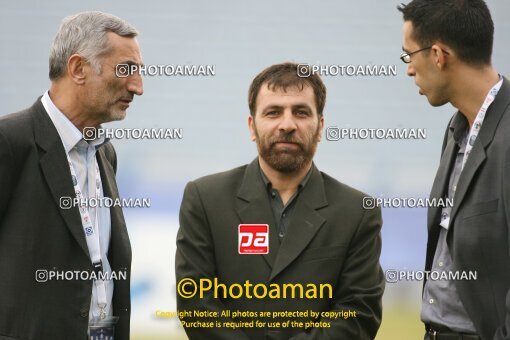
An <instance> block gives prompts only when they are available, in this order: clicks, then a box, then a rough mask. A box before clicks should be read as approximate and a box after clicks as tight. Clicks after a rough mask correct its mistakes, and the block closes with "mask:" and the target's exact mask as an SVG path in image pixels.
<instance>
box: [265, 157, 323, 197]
mask: <svg viewBox="0 0 510 340" xmlns="http://www.w3.org/2000/svg"><path fill="white" fill-rule="evenodd" d="M257 165H258V167H259V171H260V175H261V176H262V181H264V185H265V186H266V189H267V191H268V192H271V190H272V188H273V184H272V183H271V181H270V180H269V178H267V176H266V174H264V171H262V168H261V167H260V164H259V162H257ZM312 170H313V164H312V166H311V167H310V170H308V173H307V174H306V176H305V177H304V178H303V180H302V181H301V183H299V185H298V192H300V191H301V190H302V189H303V188H304V187H305V185H306V183H308V180H309V179H310V177H311V176H312Z"/></svg>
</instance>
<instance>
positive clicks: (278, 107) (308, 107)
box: [264, 103, 312, 111]
mask: <svg viewBox="0 0 510 340" xmlns="http://www.w3.org/2000/svg"><path fill="white" fill-rule="evenodd" d="M291 108H292V109H307V110H310V111H312V107H311V106H310V105H308V104H304V103H298V104H294V105H291ZM274 109H283V106H282V105H277V104H273V105H269V106H267V107H265V108H264V111H267V110H274Z"/></svg>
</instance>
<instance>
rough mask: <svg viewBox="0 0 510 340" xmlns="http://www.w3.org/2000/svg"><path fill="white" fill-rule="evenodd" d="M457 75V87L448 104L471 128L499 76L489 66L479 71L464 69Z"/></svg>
mask: <svg viewBox="0 0 510 340" xmlns="http://www.w3.org/2000/svg"><path fill="white" fill-rule="evenodd" d="M457 74H458V77H457V80H456V84H457V86H456V88H455V89H454V96H453V99H452V100H451V101H450V102H451V104H452V105H453V106H454V107H455V108H457V109H458V110H459V111H460V112H461V113H462V114H463V115H464V116H465V117H466V119H467V120H468V122H469V126H470V127H471V126H472V125H473V122H474V120H475V118H476V115H477V114H478V111H479V110H480V108H481V107H482V104H483V102H484V101H485V98H486V97H487V94H488V93H489V91H490V89H491V88H492V87H493V86H494V85H496V84H497V82H498V81H499V75H498V73H497V72H496V70H494V68H492V66H490V65H489V66H486V67H483V68H481V69H474V68H472V67H464V68H463V69H462V70H460V71H459V72H458V73H457Z"/></svg>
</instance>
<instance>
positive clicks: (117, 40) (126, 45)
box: [107, 32, 141, 62]
mask: <svg viewBox="0 0 510 340" xmlns="http://www.w3.org/2000/svg"><path fill="white" fill-rule="evenodd" d="M107 37H108V44H109V46H110V49H111V50H110V53H109V54H110V55H111V56H115V57H118V58H121V59H122V58H129V59H133V58H134V59H138V60H137V61H140V62H141V55H140V47H139V45H138V41H137V39H136V37H123V36H120V35H118V34H116V33H113V32H108V33H107Z"/></svg>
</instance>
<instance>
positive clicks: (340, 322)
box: [175, 159, 384, 340]
mask: <svg viewBox="0 0 510 340" xmlns="http://www.w3.org/2000/svg"><path fill="white" fill-rule="evenodd" d="M312 171H313V172H312V174H311V177H310V178H309V180H308V183H307V184H306V186H305V187H304V188H303V190H302V191H301V192H300V194H299V196H298V200H297V202H296V206H295V207H294V209H295V210H294V213H293V214H294V216H293V219H292V221H291V223H290V226H289V229H288V233H287V235H286V236H285V239H284V240H283V241H282V243H281V244H279V241H278V235H277V230H276V229H277V227H276V223H275V221H274V217H273V212H272V210H271V206H270V202H269V199H268V194H267V190H266V188H265V186H264V183H263V180H262V178H261V174H260V171H259V165H258V160H257V159H256V160H255V161H253V162H252V163H251V164H250V165H248V166H242V167H239V168H236V169H233V170H231V171H228V172H224V173H220V174H216V175H211V176H207V177H204V178H201V179H198V180H196V181H193V182H190V183H188V185H187V186H186V189H185V192H184V198H183V201H182V204H181V210H180V229H179V232H178V235H177V253H176V260H175V261H176V278H177V281H178V282H179V281H180V280H181V279H183V278H193V279H195V280H199V279H200V278H210V279H213V278H218V281H219V282H220V283H224V284H229V285H230V284H233V283H240V284H244V283H245V281H246V280H249V281H250V283H252V284H253V285H255V284H258V283H265V284H272V283H276V284H280V285H282V284H284V283H301V284H303V285H304V286H305V285H306V284H308V283H313V284H317V285H318V284H321V283H329V284H331V285H332V287H333V298H332V299H328V298H323V299H298V298H295V299H292V298H287V299H263V300H258V299H215V298H213V296H212V294H206V295H205V296H204V298H203V299H199V298H192V299H184V298H181V297H180V296H179V295H177V308H178V310H210V311H221V310H231V311H236V310H241V311H243V310H247V311H258V312H260V311H271V312H272V311H304V310H314V311H330V310H331V311H341V310H344V311H347V310H352V311H356V313H357V314H356V318H349V319H347V320H345V319H336V320H328V319H326V318H320V320H323V321H328V322H331V328H312V329H308V330H307V331H306V332H304V330H302V329H296V328H294V329H289V328H285V329H284V328H279V329H274V328H272V329H271V328H251V329H250V328H248V329H241V330H227V329H225V328H222V329H194V328H187V329H186V332H187V334H188V336H189V337H190V339H193V340H194V339H232V340H242V339H289V338H292V339H371V338H373V337H375V334H376V333H377V330H378V328H379V325H380V322H381V310H382V306H381V296H382V293H383V290H384V279H383V275H382V270H381V267H380V265H379V255H380V251H381V239H380V228H381V223H382V222H381V216H380V210H379V209H374V210H364V209H363V208H362V199H363V197H364V194H362V193H361V192H359V191H356V190H354V189H352V188H350V187H348V186H346V185H344V184H342V183H339V182H338V181H336V180H335V179H333V178H331V177H329V176H328V175H326V174H324V173H321V172H320V171H319V170H318V169H317V168H315V166H314V167H313V170H312ZM241 223H246V224H248V223H257V224H258V223H264V224H269V254H267V255H239V254H238V225H239V224H241ZM284 319H292V318H284ZM187 320H188V321H189V320H190V319H189V318H188V319H187ZM227 320H228V318H223V319H221V318H220V321H227ZM242 320H250V319H242ZM271 320H272V319H269V321H271ZM308 320H311V318H308ZM230 321H232V320H231V319H230ZM266 321H267V320H266ZM272 321H274V320H272ZM316 321H318V320H316Z"/></svg>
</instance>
